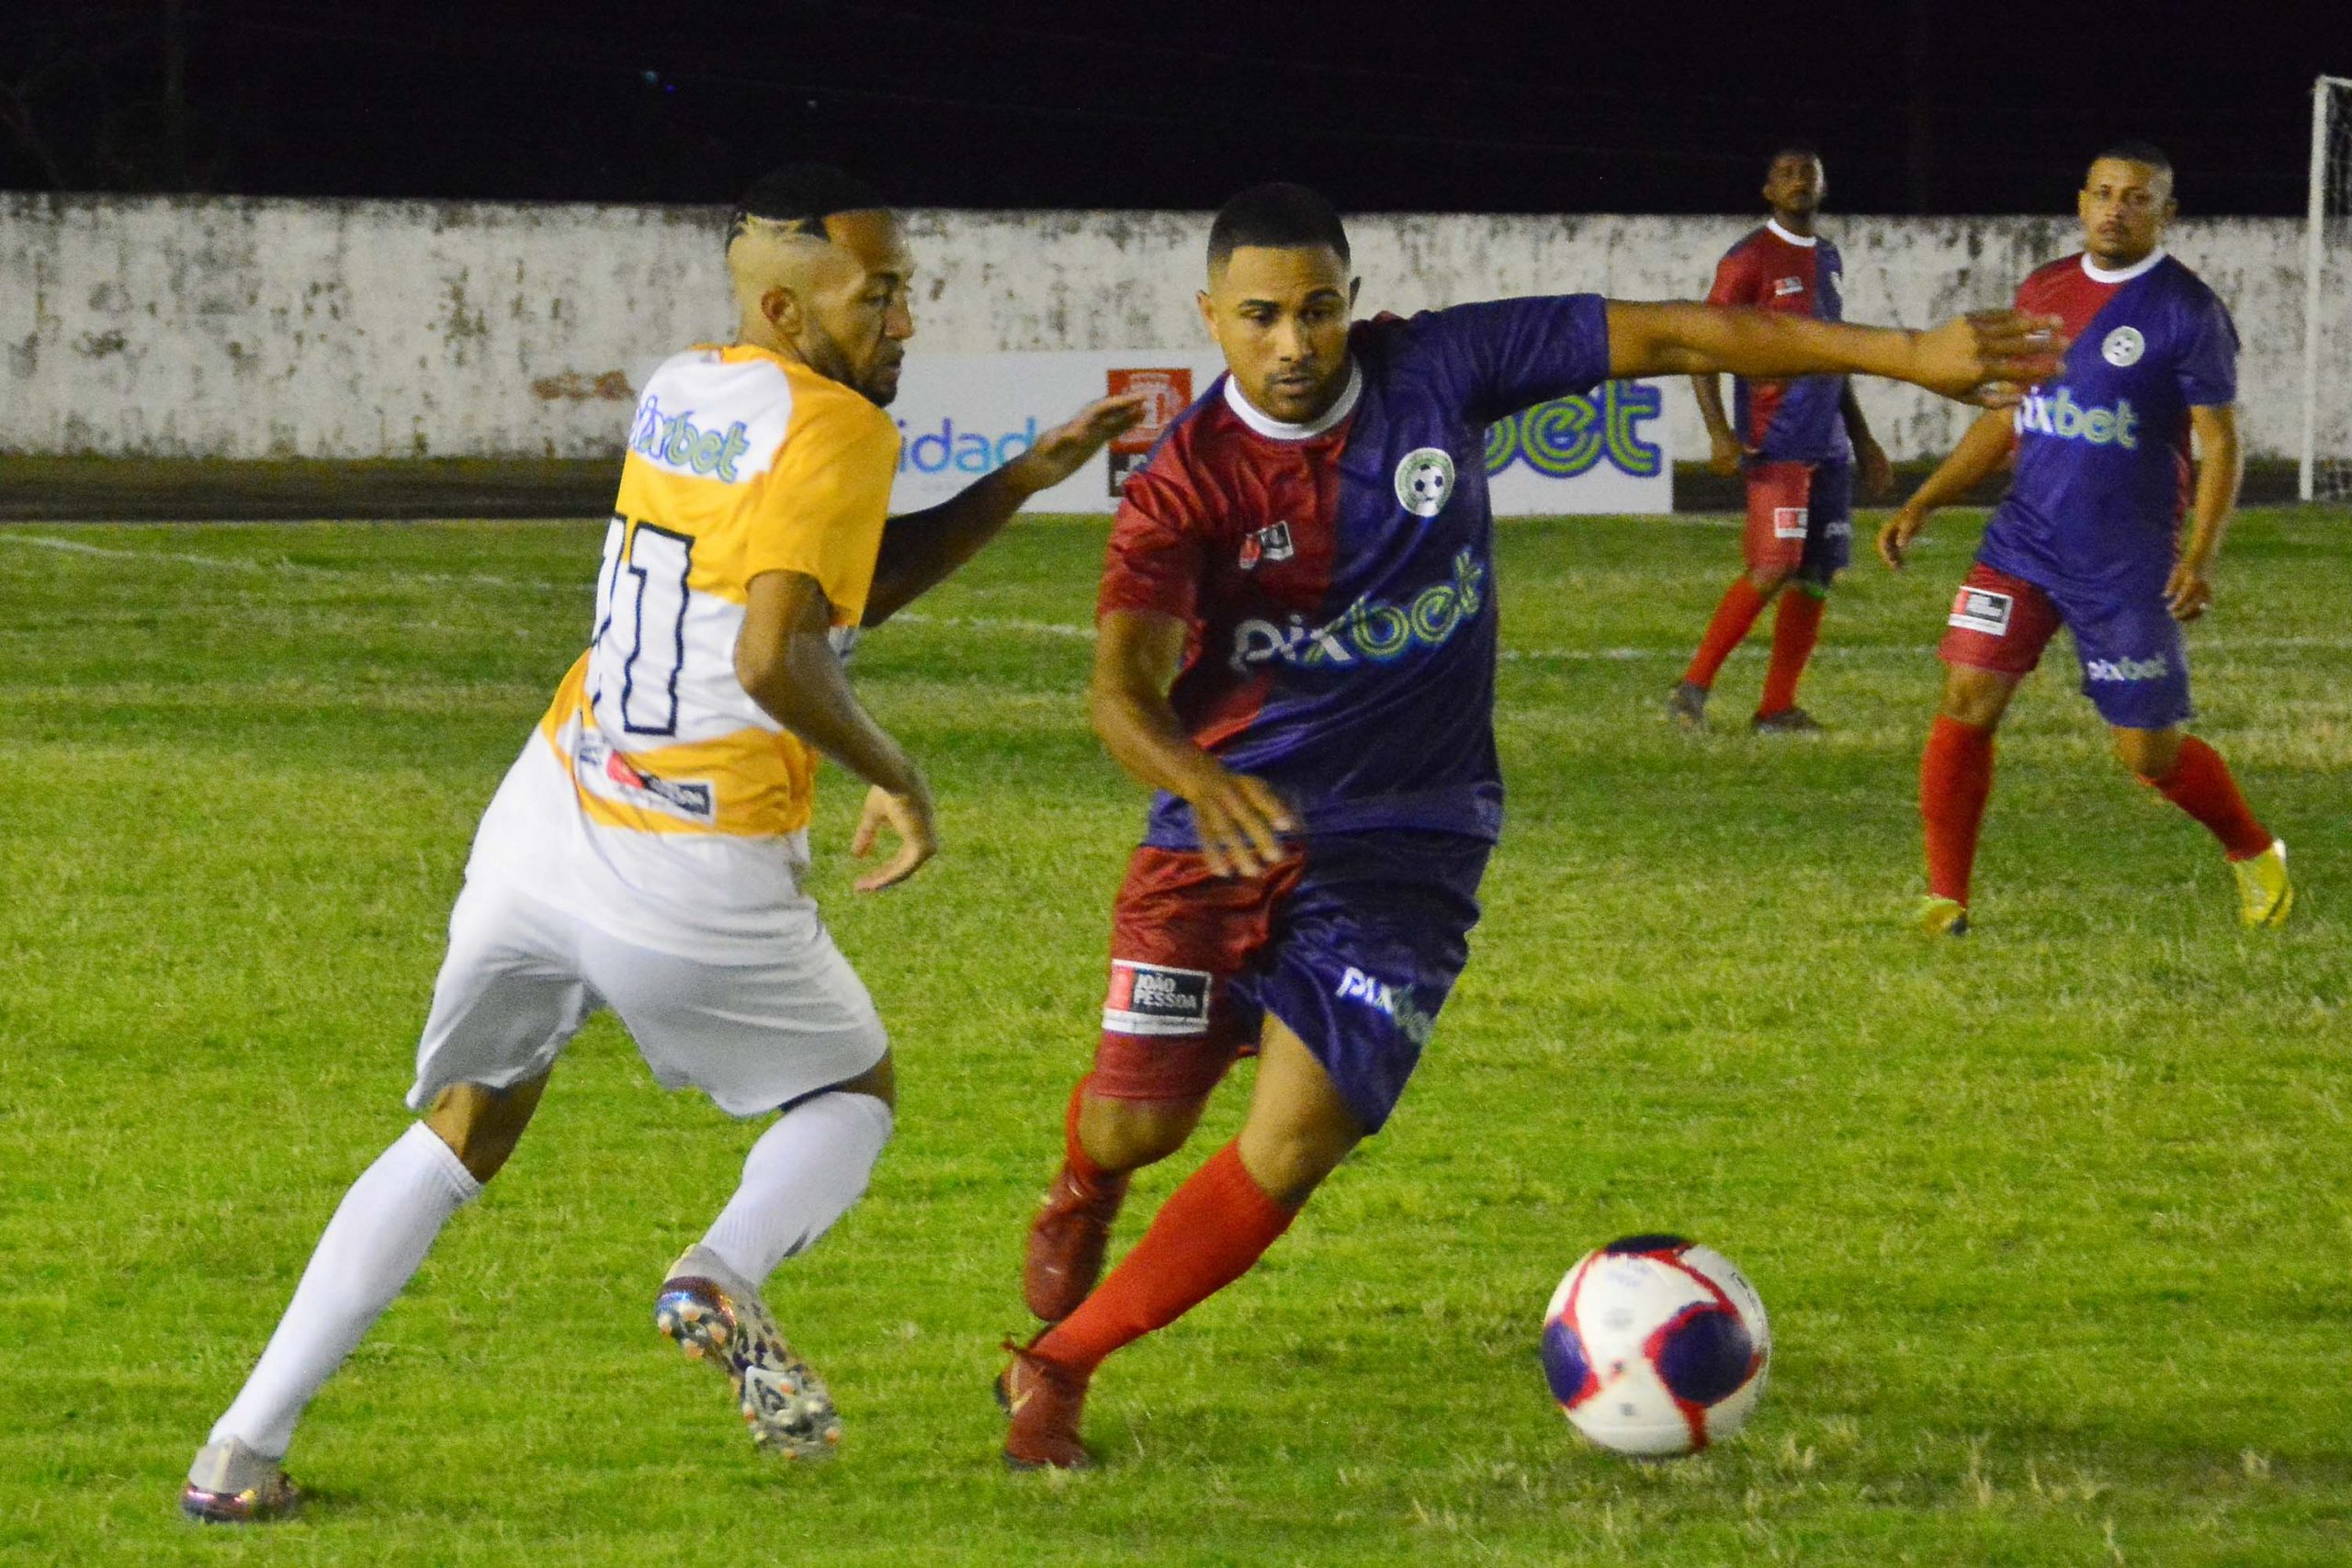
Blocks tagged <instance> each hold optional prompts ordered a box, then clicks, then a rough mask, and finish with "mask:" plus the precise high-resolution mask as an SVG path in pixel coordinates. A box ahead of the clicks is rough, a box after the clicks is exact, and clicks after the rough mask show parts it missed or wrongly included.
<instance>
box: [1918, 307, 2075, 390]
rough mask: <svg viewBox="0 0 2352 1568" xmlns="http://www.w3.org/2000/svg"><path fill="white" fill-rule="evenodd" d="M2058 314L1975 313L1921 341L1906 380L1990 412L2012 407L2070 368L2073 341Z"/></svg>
mask: <svg viewBox="0 0 2352 1568" xmlns="http://www.w3.org/2000/svg"><path fill="white" fill-rule="evenodd" d="M2060 328H2061V321H2060V318H2058V317H2056V316H2040V315H2030V314H2028V313H2027V312H2025V311H2023V310H1972V311H1970V312H1969V313H1968V314H1967V315H1965V316H1962V317H1958V318H1956V319H1954V320H1952V321H1946V322H1945V323H1944V324H1943V325H1942V326H1939V327H1937V328H1935V329H1933V330H1932V331H1929V332H1924V333H1919V334H1918V335H1917V338H1916V339H1915V346H1916V348H1917V359H1916V361H1915V362H1914V366H1913V374H1911V375H1909V376H1907V377H1905V380H1908V381H1912V382H1915V383H1917V385H1919V386H1922V387H1925V388H1927V389H1928V390H1929V391H1932V392H1941V393H1942V394H1943V395H1944V396H1945V397H1948V398H1956V399H1958V400H1960V401H1962V402H1963V403H1975V404H1977V405H1978V406H1980V407H1983V408H1988V409H1997V408H2007V407H2008V406H2009V405H2011V404H2012V403H2015V402H2016V401H2017V400H2018V399H2019V398H2022V397H2023V396H2024V395H2025V389H2027V388H2028V387H2030V386H2032V385H2033V384H2034V383H2035V382H2037V381H2046V380H2050V379H2052V378H2054V377H2056V376H2057V375H2058V374H2059V372H2060V371H2061V370H2062V369H2063V368H2064V355H2065V353H2066V344H2067V343H2068V341H2069V340H2068V338H2067V337H2066V334H2065V333H2064V332H2063V331H2061V330H2060Z"/></svg>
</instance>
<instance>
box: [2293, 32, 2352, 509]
mask: <svg viewBox="0 0 2352 1568" xmlns="http://www.w3.org/2000/svg"><path fill="white" fill-rule="evenodd" d="M2308 221H2309V225H2310V227H2309V229H2308V230H2307V231H2306V232H2305V234H2304V238H2303V246H2304V249H2303V431H2302V468H2301V474H2300V476H2299V478H2300V479H2301V494H2302V498H2303V499H2304V500H2305V501H2342V500H2346V499H2352V79H2347V78H2345V77H2341V76H2323V77H2321V78H2320V79H2319V80H2318V81H2317V82H2315V83H2313V84H2312V184H2311V208H2310V213H2309V219H2308Z"/></svg>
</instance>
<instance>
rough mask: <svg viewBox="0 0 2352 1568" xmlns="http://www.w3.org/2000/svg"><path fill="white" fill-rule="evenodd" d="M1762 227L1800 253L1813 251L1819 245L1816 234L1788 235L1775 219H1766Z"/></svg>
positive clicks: (1819, 239) (1818, 237)
mask: <svg viewBox="0 0 2352 1568" xmlns="http://www.w3.org/2000/svg"><path fill="white" fill-rule="evenodd" d="M1764 227H1766V228H1767V229H1770V230H1771V231H1772V232H1774V233H1775V234H1778V235H1779V236H1781V239H1783V240H1786V241H1787V242H1788V243H1790V244H1792V245H1794V246H1796V247H1797V249H1799V250H1801V251H1809V250H1811V249H1813V247H1814V246H1815V245H1817V244H1819V243H1821V236H1820V235H1818V234H1792V233H1790V232H1789V231H1787V230H1786V229H1783V228H1781V220H1779V219H1777V218H1767V219H1766V220H1764Z"/></svg>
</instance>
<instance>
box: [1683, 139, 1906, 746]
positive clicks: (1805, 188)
mask: <svg viewBox="0 0 2352 1568" xmlns="http://www.w3.org/2000/svg"><path fill="white" fill-rule="evenodd" d="M1827 188H1828V180H1827V176H1826V175H1825V174H1824V173H1823V172H1822V167H1821V155H1820V154H1819V153H1817V152H1815V151H1814V150H1813V149H1812V148H1810V147H1801V146H1785V147H1782V148H1781V150H1780V151H1779V152H1775V153H1773V154H1772V163H1771V165H1770V168H1769V169H1767V170H1766V172H1765V175H1764V199H1765V201H1766V202H1767V203H1768V204H1770V207H1771V209H1772V216H1771V217H1770V218H1768V219H1766V220H1765V221H1764V226H1763V227H1762V228H1760V229H1758V230H1756V231H1754V232H1752V233H1750V234H1748V235H1747V237H1746V238H1745V239H1743V240H1741V241H1740V242H1739V243H1737V244H1736V245H1734V246H1733V247H1732V248H1731V249H1730V250H1728V251H1726V252H1724V259H1723V260H1722V261H1721V262H1720V263H1718V264H1717V265H1716V267H1715V282H1714V287H1713V288H1710V289H1709V290H1708V291H1707V303H1708V304H1710V305H1752V306H1754V307H1756V308H1757V309H1758V310H1785V311H1788V312H1790V313H1791V314H1793V315H1799V316H1811V317H1814V318H1815V319H1817V320H1820V321H1838V320H1839V319H1840V318H1841V317H1842V316H1843V315H1844V313H1845V305H1844V301H1843V300H1841V299H1839V297H1838V284H1839V279H1840V277H1841V276H1843V273H1844V264H1843V263H1841V262H1840V261H1839V260H1838V247H1837V246H1836V245H1834V244H1831V243H1829V242H1828V241H1827V240H1826V239H1824V238H1822V237H1821V236H1820V235H1819V234H1817V233H1815V231H1814V220H1815V218H1816V217H1817V216H1818V215H1819V214H1820V211H1821V198H1822V196H1823V194H1824V193H1825V192H1826V189H1827ZM1691 387H1692V388H1693V389H1695V390H1696V391H1697V393H1698V395H1699V414H1700V417H1701V418H1702V419H1703V420H1705V421H1706V425H1707V440H1708V443H1709V445H1710V446H1711V447H1712V448H1713V456H1712V457H1710V458H1709V462H1708V466H1709V467H1710V468H1713V469H1714V470H1715V471H1716V472H1717V473H1719V474H1723V475H1725V476H1729V475H1732V474H1741V475H1744V476H1745V477H1746V479H1747V528H1746V531H1745V532H1744V533H1743V535H1742V536H1741V540H1740V546H1741V554H1742V555H1743V556H1744V557H1745V558H1746V561H1745V565H1746V568H1747V570H1745V571H1743V572H1742V573H1741V574H1740V575H1739V576H1738V577H1736V578H1734V579H1733V580H1732V585H1731V586H1730V587H1729V588H1728V589H1726V590H1724V596H1723V600H1722V602H1721V603H1720V604H1717V605H1716V606H1715V613H1714V615H1713V618H1712V619H1711V620H1709V621H1708V623H1707V630H1706V633H1705V635H1704V636H1702V637H1701V638H1700V639H1699V650H1698V652H1696V653H1694V654H1692V655H1691V667H1690V668H1689V669H1688V670H1686V671H1683V673H1682V680H1681V682H1680V683H1679V684H1678V685H1677V686H1676V687H1675V688H1674V690H1673V692H1672V693H1670V694H1668V697H1667V713H1668V716H1670V717H1671V718H1673V719H1674V721H1675V722H1676V723H1678V724H1679V725H1681V726H1682V727H1683V728H1686V729H1699V728H1704V726H1705V724H1706V721H1707V694H1708V693H1709V692H1710V691H1712V690H1713V687H1714V684H1715V675H1716V673H1717V671H1721V670H1722V669H1723V666H1724V660H1726V659H1728V658H1730V657H1731V650H1732V649H1735V648H1737V647H1738V646H1739V645H1740V644H1741V643H1742V642H1743V641H1745V640H1746V639H1747V632H1748V628H1749V627H1750V626H1754V625H1755V624H1756V617H1757V616H1758V615H1760V614H1762V613H1763V609H1764V606H1765V605H1766V604H1770V603H1771V602H1772V600H1773V598H1774V597H1775V596H1776V595H1777V596H1778V597H1779V599H1780V602H1781V607H1780V609H1779V610H1778V611H1776V612H1774V614H1773V616H1772V663H1771V667H1770V669H1769V670H1768V671H1766V672H1765V676H1764V691H1763V694H1762V696H1761V697H1759V698H1758V701H1757V705H1756V716H1755V717H1754V718H1753V719H1752V720H1751V721H1750V723H1751V724H1752V726H1753V728H1755V729H1756V730H1757V732H1758V734H1764V735H1773V734H1782V735H1786V734H1802V733H1804V732H1806V731H1808V730H1816V729H1819V728H1821V726H1820V725H1819V724H1817V723H1815V721H1814V718H1813V716H1811V715H1809V714H1807V713H1806V712H1805V711H1804V709H1803V708H1801V707H1799V706H1797V682H1799V681H1801V680H1803V679H1804V667H1805V664H1806V661H1807V660H1810V659H1812V657H1813V648H1814V644H1815V642H1817V641H1818V640H1819V639H1820V637H1821V613H1822V610H1823V608H1824V606H1825V605H1826V602H1827V600H1828V597H1829V585H1830V584H1831V583H1832V582H1834V581H1837V578H1838V573H1839V572H1841V571H1843V570H1846V566H1847V563H1848V561H1849V559H1850V558H1851V557H1852V554H1853V547H1854V523H1853V491H1854V469H1855V468H1856V466H1857V465H1859V466H1860V468H1861V471H1862V483H1863V487H1864V489H1865V490H1866V491H1868V492H1869V493H1870V495H1871V497H1872V498H1873V499H1876V498H1878V497H1881V496H1883V495H1884V494H1885V493H1886V492H1887V489H1888V487H1889V485H1890V484H1891V483H1892V480H1893V475H1892V471H1891V470H1890V469H1889V468H1888V467H1887V462H1886V454H1885V452H1883V450H1881V449H1880V447H1879V444H1878V443H1877V442H1876V441H1875V440H1873V439H1872V438H1871V431H1870V425H1869V423H1868V422H1867V421H1865V420H1864V419H1863V418H1862V405H1861V404H1860V402H1859V401H1857V400H1856V399H1855V397H1854V389H1853V388H1852V387H1851V386H1849V384H1848V383H1847V380H1846V378H1845V377H1843V376H1801V377H1797V378H1793V379H1788V380H1758V379H1751V378H1747V377H1741V378H1739V379H1738V381H1737V382H1736V392H1735V394H1734V404H1735V416H1736V420H1737V423H1738V428H1737V429H1736V430H1735V429H1734V428H1733V424H1732V422H1731V421H1728V420H1726V419H1724V400H1723V393H1722V390H1721V389H1720V388H1719V387H1718V385H1717V383H1716V378H1715V377H1714V375H1713V372H1710V373H1708V374H1707V375H1704V376H1698V377H1694V378H1692V379H1691ZM1792 581H1793V582H1794V584H1795V587H1796V591H1795V592H1787V593H1784V592H1781V590H1782V589H1784V588H1786V587H1788V586H1789V585H1790V584H1791V583H1792Z"/></svg>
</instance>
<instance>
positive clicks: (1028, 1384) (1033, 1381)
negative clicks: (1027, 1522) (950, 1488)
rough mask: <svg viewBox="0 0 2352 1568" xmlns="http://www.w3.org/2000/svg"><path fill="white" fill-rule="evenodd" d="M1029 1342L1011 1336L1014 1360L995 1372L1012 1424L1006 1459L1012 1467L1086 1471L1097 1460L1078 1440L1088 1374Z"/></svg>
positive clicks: (998, 1393)
mask: <svg viewBox="0 0 2352 1568" xmlns="http://www.w3.org/2000/svg"><path fill="white" fill-rule="evenodd" d="M1034 1347H1035V1341H1032V1342H1031V1345H1030V1346H1027V1347H1024V1346H1020V1345H1015V1344H1014V1343H1013V1342H1012V1340H1010V1339H1008V1340H1006V1341H1005V1342H1004V1348H1006V1349H1008V1350H1010V1351H1012V1363H1011V1364H1010V1365H1008V1366H1007V1367H1006V1368H1005V1369H1004V1371H1001V1372H999V1373H998V1374H997V1375H996V1402H997V1404H998V1405H1000V1406H1001V1408H1002V1409H1003V1411H1004V1413H1005V1414H1006V1415H1007V1416H1012V1427H1011V1429H1010V1430H1008V1431H1007V1432H1006V1433H1005V1434H1004V1462H1005V1465H1006V1467H1007V1468H1008V1469H1012V1470H1046V1469H1052V1470H1084V1469H1087V1468H1088V1467H1089V1466H1091V1465H1092V1464H1093V1462H1094V1456H1093V1455H1092V1454H1091V1453H1089V1452H1087V1451H1086V1445H1085V1444H1084V1443H1082V1442H1080V1440H1079V1436H1078V1422H1079V1417H1080V1416H1082V1415H1084V1414H1085V1411H1086V1383H1087V1379H1088V1377H1089V1376H1090V1374H1089V1373H1086V1372H1081V1371H1076V1370H1074V1369H1072V1368H1069V1367H1066V1366H1064V1365H1062V1363H1060V1362H1059V1361H1049V1360H1047V1359H1046V1358H1045V1357H1043V1356H1040V1355H1038V1354H1037V1352H1036V1350H1035V1348H1034Z"/></svg>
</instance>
